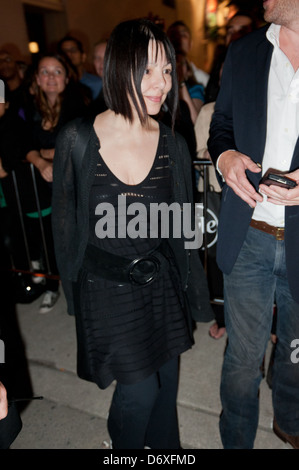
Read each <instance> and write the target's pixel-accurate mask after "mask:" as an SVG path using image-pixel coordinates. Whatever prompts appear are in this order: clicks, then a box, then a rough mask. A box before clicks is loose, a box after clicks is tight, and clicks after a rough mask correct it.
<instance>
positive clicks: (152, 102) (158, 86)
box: [141, 40, 172, 116]
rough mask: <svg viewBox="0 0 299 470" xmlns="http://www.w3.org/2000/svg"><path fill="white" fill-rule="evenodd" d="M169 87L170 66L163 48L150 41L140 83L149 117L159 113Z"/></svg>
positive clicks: (170, 83)
mask: <svg viewBox="0 0 299 470" xmlns="http://www.w3.org/2000/svg"><path fill="white" fill-rule="evenodd" d="M157 47H158V50H157ZM157 52H158V53H157ZM171 87H172V66H171V64H170V63H169V62H168V60H167V58H166V54H165V50H164V48H163V47H160V46H157V44H156V42H155V41H152V40H151V41H150V42H149V46H148V64H147V68H146V70H145V72H144V76H143V79H142V82H141V93H142V96H143V99H144V102H145V104H146V108H147V112H148V114H149V115H153V116H154V115H156V114H158V113H159V111H160V109H161V106H162V104H163V103H164V101H165V100H166V97H167V94H168V93H169V91H170V90H171Z"/></svg>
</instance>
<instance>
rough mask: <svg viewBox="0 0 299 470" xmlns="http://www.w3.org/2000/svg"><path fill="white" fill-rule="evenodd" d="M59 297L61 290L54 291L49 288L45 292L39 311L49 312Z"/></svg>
mask: <svg viewBox="0 0 299 470" xmlns="http://www.w3.org/2000/svg"><path fill="white" fill-rule="evenodd" d="M58 297H59V292H52V291H50V290H48V291H47V292H46V293H45V296H44V298H43V301H42V303H41V306H40V308H39V313H48V312H50V310H52V308H53V307H54V305H55V303H56V302H57V299H58Z"/></svg>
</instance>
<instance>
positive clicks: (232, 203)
mask: <svg viewBox="0 0 299 470" xmlns="http://www.w3.org/2000/svg"><path fill="white" fill-rule="evenodd" d="M267 28H268V26H267V27H263V28H261V29H259V30H257V31H255V32H253V33H251V34H248V35H247V36H245V37H244V38H242V39H240V40H238V41H234V42H233V43H232V44H231V46H230V48H229V50H228V53H227V56H226V60H225V64H224V68H223V73H222V79H221V87H220V92H219V95H218V98H217V101H216V106H215V113H214V116H213V119H212V123H211V128H210V138H209V141H208V148H209V152H210V155H211V157H212V159H213V161H214V163H215V162H216V160H217V158H218V157H219V155H220V154H221V153H222V152H224V151H225V150H229V149H236V150H238V151H240V152H242V153H244V154H246V155H248V156H249V157H250V158H251V159H252V160H253V161H255V162H257V163H261V164H262V160H263V154H264V148H265V140H266V128H267V89H268V76H269V69H270V63H271V57H272V52H273V46H272V44H271V43H270V42H269V41H268V39H267V38H266V30H267ZM298 167H299V140H297V144H296V146H295V149H294V154H293V158H292V162H291V167H290V171H292V170H295V169H297V168H298ZM247 176H248V178H249V180H250V181H251V182H252V184H253V185H254V186H255V188H256V189H257V188H258V184H259V181H260V178H261V175H260V173H258V174H254V173H251V172H248V174H247ZM252 213H253V210H252V209H251V208H250V207H249V206H248V204H247V203H245V202H244V201H242V200H241V199H240V198H239V197H238V196H237V195H236V194H235V193H234V192H233V191H232V189H231V188H229V187H228V186H227V185H224V187H223V193H222V206H221V211H220V218H219V227H218V244H217V262H218V264H219V267H220V269H221V270H222V271H223V272H224V273H230V272H231V270H232V268H233V266H234V263H235V261H236V259H237V257H238V254H239V251H240V249H241V246H242V244H243V241H244V239H245V237H246V233H247V230H248V227H249V223H250V220H251V217H252ZM298 240H299V206H290V207H286V208H285V246H286V264H287V273H288V279H289V284H290V288H291V292H292V295H293V297H294V299H295V300H296V301H297V302H299V289H298V285H299V242H298Z"/></svg>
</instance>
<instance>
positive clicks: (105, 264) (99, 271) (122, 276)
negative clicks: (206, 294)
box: [83, 242, 168, 286]
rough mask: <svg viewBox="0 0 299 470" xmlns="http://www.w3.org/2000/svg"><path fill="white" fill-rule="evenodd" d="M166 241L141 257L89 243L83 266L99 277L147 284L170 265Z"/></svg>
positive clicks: (120, 281)
mask: <svg viewBox="0 0 299 470" xmlns="http://www.w3.org/2000/svg"><path fill="white" fill-rule="evenodd" d="M167 254H168V250H167V246H166V243H164V242H163V243H161V244H160V246H159V247H158V248H157V249H156V250H154V251H152V252H150V253H148V254H146V255H144V256H140V257H136V258H126V257H123V256H119V255H115V254H114V253H110V252H108V251H106V250H102V249H101V248H98V247H96V246H95V245H91V244H88V245H87V247H86V251H85V255H84V260H83V268H84V269H85V270H86V271H88V272H90V273H92V274H95V275H97V276H99V277H103V278H104V279H109V280H111V281H115V282H119V283H132V284H135V285H140V286H142V285H146V284H150V283H151V282H153V281H154V280H155V279H156V278H157V277H158V275H159V273H161V272H162V271H163V270H165V269H166V268H167V267H168V259H167Z"/></svg>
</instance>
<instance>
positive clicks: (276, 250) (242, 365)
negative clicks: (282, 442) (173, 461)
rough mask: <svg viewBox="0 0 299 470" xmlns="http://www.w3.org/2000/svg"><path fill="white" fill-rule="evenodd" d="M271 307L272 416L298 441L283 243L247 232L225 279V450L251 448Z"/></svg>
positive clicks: (297, 334)
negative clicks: (274, 342)
mask: <svg viewBox="0 0 299 470" xmlns="http://www.w3.org/2000/svg"><path fill="white" fill-rule="evenodd" d="M298 262H299V260H298ZM298 287H299V285H298ZM274 302H275V303H276V305H277V329H276V334H277V338H278V342H277V347H276V352H275V359H274V369H273V379H272V398H273V408H274V414H275V416H276V419H277V423H278V425H279V426H280V428H281V429H282V430H283V431H285V432H286V433H287V434H293V435H299V363H294V362H292V360H291V353H292V352H293V348H292V347H291V342H292V340H294V339H297V338H299V304H298V303H296V302H295V301H294V300H293V298H292V296H291V294H290V289H289V285H288V280H287V273H286V264H285V246H284V241H277V240H276V239H275V237H274V236H273V235H269V234H267V233H263V232H261V231H260V230H257V229H254V228H252V227H249V230H248V234H247V237H246V240H245V242H244V244H243V246H242V249H241V251H240V254H239V256H238V259H237V261H236V263H235V265H234V268H233V270H232V272H231V273H230V274H229V275H224V305H225V325H226V329H227V334H228V346H227V349H226V352H225V357H224V362H223V368H222V379H221V390H220V393H221V402H222V414H221V417H220V433H221V439H222V443H223V446H224V448H227V449H252V448H253V445H254V440H255V436H256V430H257V426H258V419H259V398H258V395H259V385H260V382H261V379H262V374H261V364H262V361H263V357H264V354H265V351H266V347H267V344H268V340H269V336H270V331H271V325H272V318H273V304H274Z"/></svg>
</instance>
